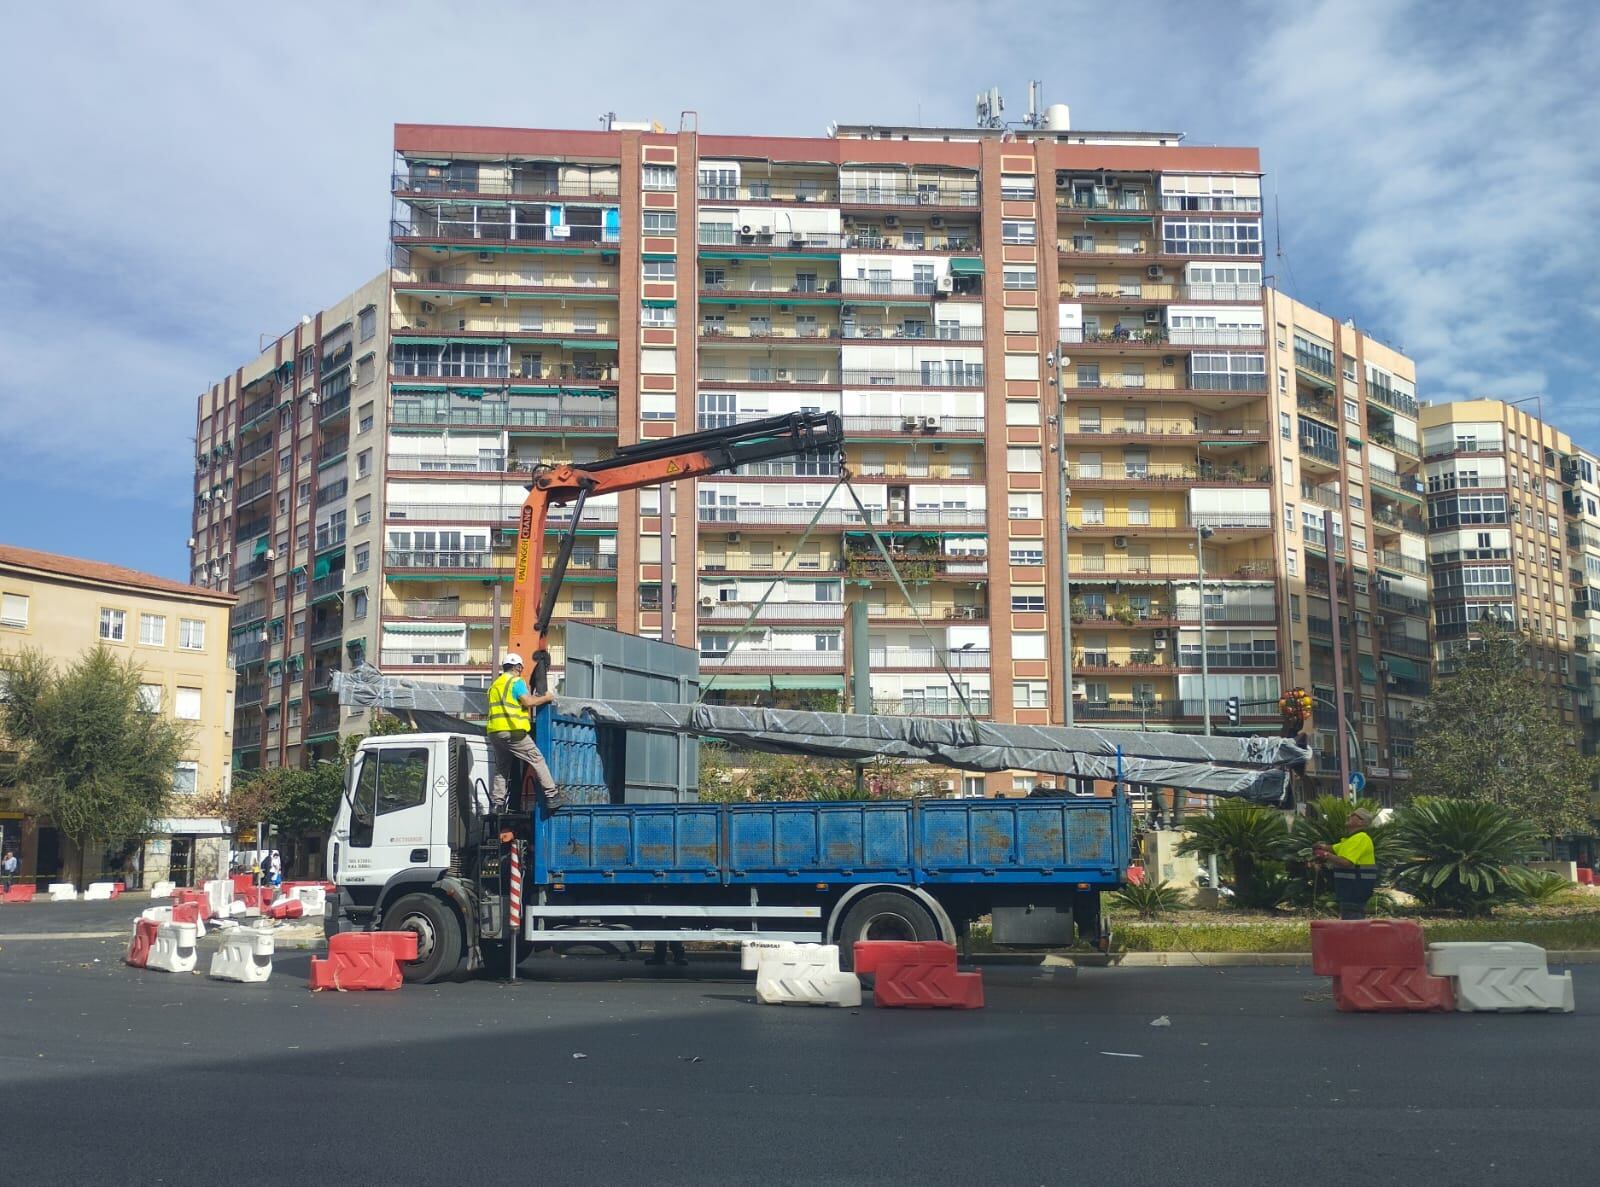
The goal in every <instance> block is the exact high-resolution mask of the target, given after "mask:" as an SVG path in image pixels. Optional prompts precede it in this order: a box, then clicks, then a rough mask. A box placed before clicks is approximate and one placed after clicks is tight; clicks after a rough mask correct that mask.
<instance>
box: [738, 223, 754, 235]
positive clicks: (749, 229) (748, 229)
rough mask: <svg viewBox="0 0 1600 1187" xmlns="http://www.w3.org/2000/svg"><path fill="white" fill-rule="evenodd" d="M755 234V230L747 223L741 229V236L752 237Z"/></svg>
mask: <svg viewBox="0 0 1600 1187" xmlns="http://www.w3.org/2000/svg"><path fill="white" fill-rule="evenodd" d="M754 233H755V231H754V228H752V227H751V226H750V224H749V223H745V224H744V226H742V227H740V228H739V234H741V235H752V234H754Z"/></svg>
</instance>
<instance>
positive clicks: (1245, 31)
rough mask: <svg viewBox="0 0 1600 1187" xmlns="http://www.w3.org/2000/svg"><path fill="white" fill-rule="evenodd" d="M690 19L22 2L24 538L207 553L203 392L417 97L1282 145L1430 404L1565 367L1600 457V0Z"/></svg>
mask: <svg viewBox="0 0 1600 1187" xmlns="http://www.w3.org/2000/svg"><path fill="white" fill-rule="evenodd" d="M669 11H670V12H671V13H672V14H673V16H672V19H671V20H670V21H668V20H663V18H664V17H665V16H666V15H667V13H668V12H669ZM681 11H682V10H679V9H669V8H663V7H662V6H661V5H660V4H659V3H657V4H648V5H647V4H636V3H633V2H631V0H623V2H620V3H619V2H617V0H613V2H612V3H610V4H606V5H595V6H591V7H590V8H589V9H587V10H586V9H584V8H583V7H581V6H579V7H573V6H571V5H550V4H545V3H531V2H527V3H520V4H495V3H477V4H471V5H467V4H461V5H452V4H450V3H448V2H446V0H430V2H428V3H404V2H389V3H383V4H378V3H373V2H360V3H358V2H352V3H347V4H338V5H330V4H325V3H315V4H301V3H292V2H280V3H276V4H273V5H264V6H258V5H249V6H246V5H214V6H194V5H179V4H169V3H162V2H160V0H151V2H148V3H145V4H140V5H128V4H123V3H85V4H78V5H31V6H28V7H26V8H22V9H18V10H17V11H15V12H12V13H10V14H8V16H7V20H6V26H7V32H8V33H9V34H10V37H9V38H8V40H10V42H11V44H13V45H19V46H27V47H28V52H27V54H26V55H18V56H15V57H13V58H12V59H11V60H10V61H8V63H7V69H6V71H5V72H4V73H3V75H0V101H3V103H4V107H5V110H7V112H8V113H9V116H8V123H7V125H6V128H5V131H4V132H3V133H0V137H3V141H0V145H3V148H4V159H5V161H6V164H7V169H6V174H7V179H6V182H5V184H4V185H3V186H0V218H3V222H4V227H5V234H4V235H0V271H3V275H4V277H5V280H6V283H5V284H3V285H0V541H3V542H6V543H11V544H20V545H24V546H28V547H35V548H46V549H50V550H53V551H58V552H67V553H73V554H77V555H81V556H87V557H93V558H95V559H100V560H107V561H112V562H116V563H120V564H126V565H131V566H134V567H137V568H142V569H147V570H150V571H152V572H156V573H160V574H164V575H167V576H171V577H179V578H182V577H184V576H186V566H187V551H186V549H185V547H184V541H185V539H186V538H187V536H188V534H189V531H188V524H189V501H190V500H189V491H190V489H191V488H190V468H191V466H192V461H191V459H192V457H193V453H192V446H191V443H190V441H189V437H190V436H191V434H192V432H193V415H194V400H195V397H196V395H197V394H198V393H199V392H200V391H201V390H202V389H203V388H205V387H206V386H207V385H208V384H209V383H211V382H212V381H213V380H215V379H216V378H218V377H219V376H221V375H223V374H225V373H227V372H228V371H230V370H232V369H233V368H234V367H236V366H237V365H238V364H239V363H240V362H242V361H243V360H245V359H247V358H249V357H250V356H252V355H253V354H254V353H255V351H256V349H257V342H258V339H259V336H260V335H262V334H263V333H270V334H276V333H281V332H283V331H284V330H285V329H287V328H288V327H289V326H291V325H292V324H293V322H294V321H295V320H296V319H297V318H298V317H299V316H300V315H301V314H302V313H304V312H306V311H308V310H312V309H316V308H320V307H322V306H323V305H326V304H327V303H329V302H331V301H333V300H336V299H337V298H339V297H340V296H342V295H344V294H345V293H346V292H348V291H349V290H351V289H352V288H354V287H355V286H356V285H358V284H359V283H361V282H362V281H364V280H366V279H367V278H369V277H371V276H372V275H374V274H376V273H377V272H378V271H379V270H380V269H381V268H382V267H383V266H384V262H385V234H386V228H387V217H388V210H389V201H388V194H387V186H388V173H389V164H390V155H389V145H390V143H391V126H392V125H393V124H394V123H396V122H437V123H480V124H498V125H512V126H542V127H594V126H598V125H597V122H596V121H597V117H598V116H599V114H600V113H601V112H604V111H615V112H617V114H618V115H619V116H621V117H622V118H625V119H646V118H648V119H656V120H659V121H661V122H662V123H663V124H666V125H668V126H669V127H671V126H676V124H677V121H678V113H679V112H680V111H681V110H683V109H685V108H693V109H695V110H697V111H698V112H699V116H700V126H701V128H702V129H703V130H704V131H707V132H730V133H736V132H774V133H785V134H794V135H816V134H821V133H822V131H823V129H824V128H825V127H826V126H827V124H828V123H829V121H830V120H838V121H840V122H845V123H866V122H907V123H911V122H917V121H919V120H920V121H922V122H926V123H941V124H953V125H967V124H969V123H970V122H971V118H972V96H973V94H974V93H975V92H977V91H978V90H980V89H983V88H986V87H988V86H990V85H999V86H1000V88H1001V90H1002V92H1003V93H1004V94H1005V96H1006V99H1007V106H1008V110H1007V113H1006V114H1007V115H1008V116H1020V115H1021V114H1022V112H1023V109H1024V108H1025V107H1026V97H1027V80H1028V79H1030V78H1040V79H1043V80H1044V84H1045V92H1046V100H1047V101H1048V102H1066V103H1069V104H1070V105H1071V107H1072V112H1073V122H1074V125H1075V126H1077V127H1080V128H1094V129H1111V128H1161V129H1172V130H1178V131H1183V132H1185V133H1187V135H1188V142H1189V143H1191V144H1245V145H1257V146H1259V147H1260V148H1261V150H1262V155H1263V163H1264V167H1265V169H1266V170H1267V172H1268V180H1267V190H1268V193H1269V194H1272V193H1276V195H1277V201H1278V205H1279V209H1280V210H1281V220H1279V223H1278V229H1279V230H1280V231H1281V237H1282V242H1283V247H1284V250H1285V254H1284V256H1283V257H1282V258H1279V257H1276V256H1274V255H1272V254H1270V253H1269V256H1268V259H1267V261H1266V264H1267V271H1268V272H1269V273H1272V274H1275V275H1276V276H1278V278H1279V283H1280V285H1281V286H1282V287H1284V288H1285V289H1287V290H1288V291H1290V292H1291V293H1293V294H1294V295H1295V296H1297V297H1299V298H1300V299H1302V300H1305V301H1308V302H1310V303H1312V304H1315V305H1318V306H1319V307H1321V308H1323V309H1325V310H1327V311H1328V312H1330V313H1333V314H1335V315H1337V316H1338V317H1340V318H1345V317H1353V318H1354V319H1355V320H1356V322H1357V323H1358V324H1359V325H1360V326H1361V327H1362V328H1363V329H1364V330H1366V331H1368V332H1369V333H1372V334H1375V335H1377V336H1378V337H1380V338H1382V339H1384V340H1385V341H1388V342H1390V343H1391V344H1393V345H1395V346H1397V347H1399V348H1400V349H1403V350H1405V351H1407V352H1408V353H1410V354H1411V355H1412V356H1413V357H1415V358H1416V359H1417V361H1418V368H1419V381H1420V389H1421V395H1422V397H1423V398H1424V399H1432V400H1444V399H1450V398H1455V397H1460V396H1464V395H1500V396H1507V397H1520V396H1525V395H1533V394H1539V395H1541V396H1542V397H1543V401H1544V408H1545V412H1546V415H1547V417H1548V418H1549V419H1551V420H1552V421H1554V422H1555V423H1557V424H1559V425H1561V426H1562V427H1563V428H1565V429H1567V430H1568V431H1569V432H1571V433H1573V435H1574V436H1575V437H1576V438H1577V439H1578V440H1579V441H1580V442H1581V443H1583V444H1585V445H1587V446H1589V447H1591V448H1600V399H1597V396H1600V391H1597V385H1596V382H1595V378H1594V367H1593V363H1592V359H1591V355H1592V351H1591V349H1590V347H1591V344H1592V343H1593V342H1594V341H1595V340H1596V338H1597V337H1600V281H1597V279H1596V278H1597V277H1600V269H1597V268H1596V267H1595V263H1594V260H1595V256H1596V250H1597V247H1600V244H1597V242H1596V237H1595V232H1594V226H1595V212H1596V211H1597V210H1600V154H1597V153H1596V149H1595V145H1596V143H1597V141H1600V91H1597V90H1596V88H1595V87H1594V84H1593V80H1594V79H1595V78H1597V77H1600V18H1597V17H1596V16H1595V15H1594V12H1593V8H1592V5H1591V4H1588V3H1586V2H1585V0H1551V2H1548V3H1527V4H1520V5H1513V4H1505V3H1504V2H1503V0H1499V2H1481V0H1388V2H1382V0H1299V2H1297V3H1291V2H1289V0H1280V2H1278V3H1275V4H1270V5H1269V4H1260V3H1256V2H1254V0H1238V2H1227V0H1145V2H1144V3H1141V4H1138V5H1134V6H1131V7H1130V6H1126V5H1112V4H1107V3H1105V2H1104V0H1101V2H1100V3H1097V4H1090V3H1077V2H1065V3H1048V2H1039V0H1034V2H1032V3H1011V2H1000V0H989V2H986V3H948V2H939V0H933V2H928V0H924V3H921V4H918V5H916V6H914V7H913V8H909V9H907V8H901V9H898V10H895V14H894V15H893V16H892V17H889V18H888V19H885V20H882V21H880V20H878V19H877V17H875V16H874V17H872V18H871V19H868V16H867V14H869V13H872V12H874V11H875V10H874V9H873V8H872V7H871V6H864V5H861V4H860V3H858V2H849V3H835V2H833V0H812V2H811V3H807V4H805V5H795V6H787V5H785V6H772V7H771V8H770V9H762V8H747V9H745V10H743V11H742V12H741V13H740V15H738V16H737V17H735V16H733V15H732V13H733V10H730V9H726V8H722V9H715V10H710V9H708V10H707V11H708V13H710V12H712V11H714V12H715V13H716V15H715V16H714V17H711V16H708V17H707V21H708V24H706V25H704V26H701V27H698V28H697V27H693V26H691V23H690V22H689V21H687V20H684V19H682V18H681V17H680V16H679V15H678V14H679V13H680V12H681ZM586 12H592V13H593V14H594V15H593V16H592V17H588V16H585V15H584V14H585V13H586ZM1107 14H1113V15H1107ZM885 15H886V16H887V13H886V14H885ZM852 29H861V30H863V32H862V34H861V35H860V36H852V34H851V33H850V32H849V31H850V30H852ZM1269 201H1270V199H1269ZM1271 235H1272V230H1271V229H1270V228H1269V237H1270V236H1271Z"/></svg>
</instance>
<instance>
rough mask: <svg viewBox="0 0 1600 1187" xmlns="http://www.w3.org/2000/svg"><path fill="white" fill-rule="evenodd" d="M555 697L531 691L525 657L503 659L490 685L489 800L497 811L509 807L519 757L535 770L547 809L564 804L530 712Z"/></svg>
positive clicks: (540, 796)
mask: <svg viewBox="0 0 1600 1187" xmlns="http://www.w3.org/2000/svg"><path fill="white" fill-rule="evenodd" d="M555 699H556V698H555V696H554V695H553V694H551V693H542V694H540V695H538V696H535V695H534V694H533V693H531V692H529V691H528V686H527V684H526V683H525V682H524V681H523V679H522V657H521V656H520V655H518V654H517V653H516V652H514V651H508V652H507V653H506V655H505V658H504V659H503V660H502V661H501V663H500V675H498V676H496V677H495V681H494V683H493V684H491V685H490V686H489V725H488V733H489V747H490V749H491V750H493V751H494V767H495V770H494V785H493V786H492V788H491V789H490V791H489V801H490V803H491V805H492V806H493V807H494V810H495V811H496V812H504V811H505V810H506V804H507V802H508V795H507V791H506V788H507V787H508V786H509V782H510V780H511V779H513V778H515V777H516V760H517V759H521V760H522V761H523V762H525V763H527V764H528V769H529V770H530V771H532V772H533V782H534V785H535V786H536V787H538V789H539V799H540V800H541V801H542V802H543V804H544V808H545V811H547V812H553V811H555V810H556V809H557V808H559V807H560V806H561V793H560V792H559V791H557V790H556V780H555V776H554V775H552V774H551V773H550V764H549V763H547V762H545V760H544V755H542V754H540V753H539V748H538V747H537V746H535V745H534V744H533V719H532V718H531V717H530V716H529V713H530V711H531V710H533V709H537V708H538V707H539V706H540V705H548V704H550V703H551V702H552V701H554V700H555Z"/></svg>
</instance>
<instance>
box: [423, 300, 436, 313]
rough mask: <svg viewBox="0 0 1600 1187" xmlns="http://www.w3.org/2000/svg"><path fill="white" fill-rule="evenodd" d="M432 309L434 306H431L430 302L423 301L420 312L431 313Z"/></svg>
mask: <svg viewBox="0 0 1600 1187" xmlns="http://www.w3.org/2000/svg"><path fill="white" fill-rule="evenodd" d="M433 309H434V305H433V302H432V301H424V302H423V303H422V312H424V313H432V312H433Z"/></svg>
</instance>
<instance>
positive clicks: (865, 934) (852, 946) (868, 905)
mask: <svg viewBox="0 0 1600 1187" xmlns="http://www.w3.org/2000/svg"><path fill="white" fill-rule="evenodd" d="M938 938H939V925H938V923H936V922H935V921H934V918H933V915H932V914H931V913H930V912H929V911H928V908H926V907H924V906H923V905H922V904H921V903H919V902H917V900H916V899H914V898H912V897H910V896H909V895H904V894H895V893H894V892H893V891H888V890H881V891H877V892H876V893H873V894H864V895H862V896H861V897H860V898H859V899H857V900H856V901H855V902H853V903H851V904H850V909H849V910H848V911H846V912H845V914H844V919H843V921H842V922H841V923H840V924H839V936H838V941H839V967H840V968H841V969H852V968H854V967H855V955H856V943H857V941H860V940H937V939H938Z"/></svg>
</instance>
